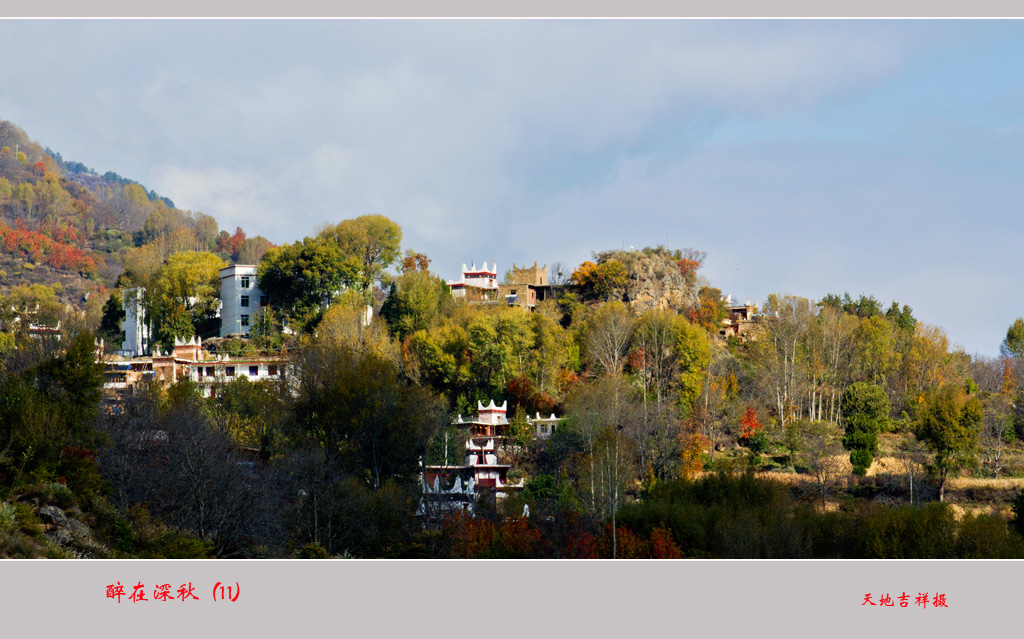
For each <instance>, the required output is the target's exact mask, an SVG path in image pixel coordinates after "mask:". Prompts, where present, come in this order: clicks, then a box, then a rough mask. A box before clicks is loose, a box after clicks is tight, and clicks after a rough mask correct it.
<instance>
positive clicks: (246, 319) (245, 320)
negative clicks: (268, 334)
mask: <svg viewBox="0 0 1024 639" xmlns="http://www.w3.org/2000/svg"><path fill="white" fill-rule="evenodd" d="M248 325H249V316H248V315H243V316H242V326H248Z"/></svg>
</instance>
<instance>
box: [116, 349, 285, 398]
mask: <svg viewBox="0 0 1024 639" xmlns="http://www.w3.org/2000/svg"><path fill="white" fill-rule="evenodd" d="M104 363H105V371H104V375H105V383H104V385H103V388H104V390H106V391H122V390H127V389H129V388H131V387H132V386H134V385H135V384H137V383H139V382H140V381H147V380H153V381H156V382H159V383H160V384H162V385H165V386H170V385H172V384H174V383H176V382H177V381H178V380H182V379H188V380H191V381H193V382H195V383H196V384H198V385H199V388H200V392H201V393H202V395H203V396H204V397H210V396H211V395H212V394H213V393H214V389H215V388H216V385H217V384H225V383H229V382H231V381H232V380H234V379H237V378H239V377H245V378H247V379H248V380H249V381H253V382H255V381H259V380H273V381H280V380H283V379H285V373H286V371H287V368H288V361H287V359H286V358H285V357H284V356H283V355H259V356H242V357H236V358H232V357H231V356H230V355H228V354H223V355H211V354H210V353H209V352H207V351H204V350H203V348H202V339H200V338H198V337H194V338H191V339H188V340H180V339H175V340H174V348H173V349H172V350H170V351H168V352H161V351H160V349H159V348H157V349H155V350H154V351H153V354H152V355H148V356H143V357H134V358H130V359H126V358H124V357H123V356H120V355H114V356H112V357H108V358H106V361H105V362H104Z"/></svg>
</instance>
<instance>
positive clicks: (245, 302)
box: [220, 264, 268, 337]
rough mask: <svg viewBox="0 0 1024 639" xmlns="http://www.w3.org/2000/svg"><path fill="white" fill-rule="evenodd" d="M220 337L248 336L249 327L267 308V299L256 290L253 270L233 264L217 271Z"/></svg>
mask: <svg viewBox="0 0 1024 639" xmlns="http://www.w3.org/2000/svg"><path fill="white" fill-rule="evenodd" d="M220 299H221V303H222V304H223V306H222V307H221V311H220V336H221V337H226V336H228V335H231V334H232V333H241V334H242V335H248V334H249V329H250V327H251V326H252V323H253V322H254V321H255V319H256V316H258V315H259V314H260V313H261V312H262V311H263V309H264V308H265V307H266V306H267V303H268V302H267V296H266V295H264V294H263V292H262V291H260V289H258V288H256V267H255V266H251V265H246V264H236V265H234V266H228V267H226V268H222V269H221V270H220Z"/></svg>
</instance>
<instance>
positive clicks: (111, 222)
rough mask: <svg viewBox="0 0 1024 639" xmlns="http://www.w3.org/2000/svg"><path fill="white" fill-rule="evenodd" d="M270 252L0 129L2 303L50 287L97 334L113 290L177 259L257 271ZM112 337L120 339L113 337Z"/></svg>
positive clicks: (127, 182) (8, 126) (11, 129)
mask: <svg viewBox="0 0 1024 639" xmlns="http://www.w3.org/2000/svg"><path fill="white" fill-rule="evenodd" d="M269 246H270V242H268V241H267V240H266V239H265V238H262V237H255V238H247V237H246V235H245V232H244V231H243V230H242V229H241V228H239V229H236V230H235V232H234V233H229V232H227V231H222V230H220V229H219V227H218V225H217V221H216V220H215V219H214V218H213V217H211V216H209V215H206V214H204V213H200V212H193V211H183V210H181V209H178V208H176V207H175V206H174V202H173V201H172V200H171V199H169V198H167V197H164V196H161V195H159V194H157V193H156V192H155V191H153V190H151V189H147V188H146V187H145V186H143V185H141V184H139V183H138V182H136V181H134V180H131V179H129V178H125V177H122V176H120V175H118V174H117V173H114V172H112V171H107V172H106V173H103V174H100V173H99V172H98V171H96V170H94V169H92V168H90V167H87V166H85V165H84V164H82V163H81V162H76V161H73V160H65V159H64V158H63V157H62V156H61V154H60V152H59V151H54V150H51V149H50V148H49V147H44V146H43V145H41V144H40V143H38V142H35V141H33V140H32V139H31V138H30V137H29V135H28V134H27V133H26V132H25V131H23V130H22V129H21V128H19V127H18V126H17V125H16V124H14V123H12V122H8V121H4V120H0V294H2V295H4V296H9V295H11V294H12V292H13V291H15V290H16V289H19V287H29V286H33V285H36V286H37V291H38V290H39V289H38V287H39V286H42V287H48V288H49V289H51V290H52V291H53V294H54V295H55V297H56V300H57V302H58V303H59V304H61V305H63V306H65V307H67V308H68V309H69V310H75V311H78V312H83V313H85V318H86V322H87V324H88V325H89V326H90V327H91V328H94V329H96V328H98V327H99V326H100V320H101V314H102V308H103V305H104V304H105V303H106V301H107V299H108V298H109V294H110V291H111V290H112V289H115V288H118V287H123V286H132V285H140V284H141V283H142V282H141V280H142V279H144V277H143V274H144V273H148V272H149V271H151V270H152V268H153V265H154V264H159V263H161V262H163V261H165V260H166V259H167V258H168V257H169V256H170V255H172V254H174V253H177V252H181V251H200V252H209V253H214V254H216V255H217V256H218V257H219V258H221V259H223V260H225V261H228V262H238V261H239V260H243V261H248V262H249V263H254V262H255V261H256V260H258V258H259V256H260V255H262V252H263V251H265V250H266V249H267V247H269ZM108 337H113V338H116V336H115V335H113V334H111V335H108Z"/></svg>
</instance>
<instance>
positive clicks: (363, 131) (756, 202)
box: [0, 20, 1024, 355]
mask: <svg viewBox="0 0 1024 639" xmlns="http://www.w3.org/2000/svg"><path fill="white" fill-rule="evenodd" d="M0 36H2V39H0V42H3V43H4V46H5V47H6V48H7V49H8V51H9V52H19V53H18V54H17V55H14V54H13V53H12V54H10V55H9V56H8V57H7V60H8V63H7V64H5V65H3V67H2V68H0V87H2V88H0V118H3V119H7V120H11V121H13V122H15V123H17V124H19V125H20V126H21V127H22V128H24V129H25V130H26V131H27V132H28V133H29V135H30V136H32V137H33V138H34V139H36V140H38V141H39V142H41V143H42V144H45V145H47V146H49V147H51V148H53V149H55V150H58V151H60V152H61V153H62V154H63V156H64V157H65V158H66V159H74V160H78V161H81V162H84V163H85V164H87V165H89V166H93V167H94V168H96V169H97V170H98V171H100V172H104V171H107V170H113V171H116V172H118V173H120V174H121V175H124V176H126V177H130V178H133V179H136V180H138V181H140V182H142V183H143V184H145V185H146V186H147V187H149V188H154V189H156V190H157V191H158V192H160V193H161V194H163V195H167V196H168V197H170V198H171V199H173V200H174V201H175V203H176V204H177V205H178V206H180V207H182V208H187V209H192V210H197V211H203V212H205V213H208V214H211V215H213V216H215V217H216V218H217V220H218V221H219V222H220V224H221V226H222V227H224V228H229V229H233V228H234V227H235V226H237V225H241V226H242V227H244V228H245V229H246V231H247V232H248V233H249V234H251V235H255V234H262V235H264V236H266V237H268V238H270V239H271V240H272V241H275V242H278V243H281V242H288V241H293V240H295V239H298V238H300V237H303V236H305V235H310V234H313V233H314V231H315V228H316V227H317V226H318V225H320V224H325V223H333V222H337V221H338V220H341V219H344V218H346V217H353V216H357V215H362V214H366V213H382V214H384V215H387V216H389V217H391V218H393V219H394V220H396V221H397V222H399V223H400V224H401V225H402V228H403V230H404V233H405V242H404V243H405V245H406V246H407V247H411V248H414V249H416V250H418V251H421V252H425V253H427V254H428V255H429V256H430V257H431V258H432V260H433V267H434V268H435V269H436V270H437V271H438V272H439V273H440V274H441V275H442V276H444V277H458V274H459V268H460V266H461V264H462V262H464V261H465V262H467V263H468V262H473V261H476V262H477V263H478V264H479V263H480V262H482V261H483V260H487V261H488V262H490V261H491V260H497V261H498V266H499V269H502V270H504V268H507V267H509V266H511V263H512V262H513V261H515V262H516V263H523V262H527V263H530V264H532V263H533V261H534V260H538V261H539V262H540V263H541V264H543V263H545V262H547V263H552V262H555V261H559V260H560V261H562V262H565V263H568V264H570V265H571V266H572V265H576V264H578V263H580V262H581V261H583V260H585V259H588V258H589V257H590V253H591V251H598V250H604V249H608V248H617V247H621V246H626V247H629V246H636V247H641V246H647V245H657V244H666V245H668V246H671V247H695V248H698V249H701V250H705V251H707V253H708V258H707V261H706V263H705V268H704V269H703V271H704V275H705V276H706V277H707V278H708V280H709V281H710V283H711V284H712V285H713V286H716V287H718V288H721V289H722V290H723V292H725V293H727V294H732V295H733V296H734V297H739V298H748V297H749V298H752V299H759V300H763V299H764V298H765V297H766V296H767V295H768V294H769V293H773V292H779V293H788V294H794V295H801V296H806V297H810V298H814V299H819V298H820V297H822V296H823V295H825V294H827V293H830V292H837V293H840V294H841V293H843V292H846V291H848V292H850V293H851V294H852V295H858V294H860V293H867V294H872V295H875V296H876V297H877V298H879V299H880V300H881V301H882V302H883V303H885V304H886V305H887V304H888V303H889V302H890V301H892V300H897V301H899V302H900V303H901V304H909V305H910V306H911V307H913V309H914V312H915V316H916V317H917V318H918V319H920V320H922V321H925V322H927V323H929V324H935V325H938V326H941V327H943V328H944V329H945V330H946V331H947V333H948V335H949V337H950V340H951V341H952V342H953V343H956V344H960V345H962V346H963V348H964V349H965V350H967V352H969V353H981V354H985V355H994V354H996V352H997V350H998V346H999V342H1000V341H1001V340H1002V338H1003V337H1004V336H1005V331H1006V328H1007V326H1009V324H1010V323H1011V322H1012V321H1013V319H1014V318H1016V317H1018V316H1022V315H1024V296H1022V288H1024V270H1022V269H1020V268H1019V267H1017V266H1016V264H1015V261H1014V259H1013V258H1014V257H1015V255H1016V250H1015V249H1017V248H1018V247H1020V246H1021V245H1022V240H1024V224H1022V223H1021V222H1020V221H1019V220H1020V216H1019V215H1018V209H1019V207H1020V203H1021V202H1022V201H1024V197H1022V196H1024V184H1022V180H1021V177H1022V176H1024V37H1022V36H1024V24H1022V23H1021V22H1019V21H1008V22H991V21H976V20H963V21H960V20H956V21H905V20H891V21H815V20H808V21H783V20H766V21H733V20H726V21H715V20H708V21H686V20H672V21H649V20H627V21H575V20H572V21H534V20H509V21H477V20H455V21H447V20H423V21H403V20H391V21H360V20H352V21H346V20H342V21H135V20H128V21H4V22H0Z"/></svg>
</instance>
